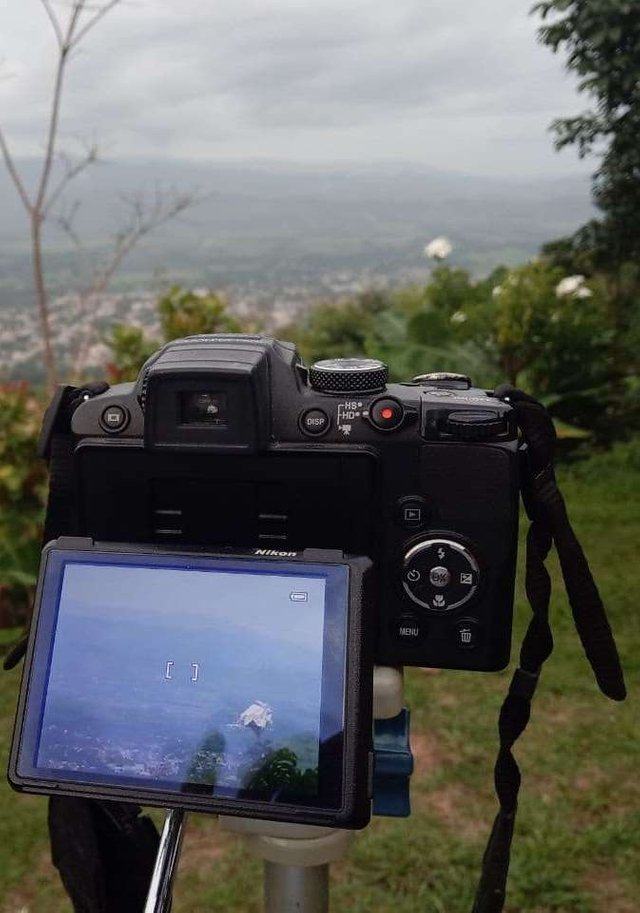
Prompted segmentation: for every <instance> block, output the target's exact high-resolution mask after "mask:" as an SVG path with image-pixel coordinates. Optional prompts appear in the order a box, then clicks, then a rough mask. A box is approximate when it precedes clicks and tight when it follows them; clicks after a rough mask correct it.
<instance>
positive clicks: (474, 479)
mask: <svg viewBox="0 0 640 913" xmlns="http://www.w3.org/2000/svg"><path fill="white" fill-rule="evenodd" d="M72 431H73V442H74V443H73V447H74V453H73V466H74V469H73V475H74V484H75V521H74V522H75V528H74V529H73V530H72V531H71V530H70V531H69V532H73V534H74V535H80V536H88V537H90V538H92V539H94V540H97V541H105V542H128V543H157V544H168V545H171V546H173V547H176V546H181V545H183V546H185V547H188V548H191V547H194V546H196V547H206V548H209V549H211V548H216V547H236V548H255V549H257V550H258V554H261V555H263V556H276V557H277V556H281V557H286V556H287V555H288V554H289V553H292V552H296V551H299V550H301V549H305V548H323V549H327V548H328V549H341V550H343V551H344V552H345V553H348V554H353V555H365V556H368V557H369V558H370V559H371V560H372V562H373V565H374V569H375V572H376V574H377V591H376V599H375V602H376V611H375V617H374V618H373V619H372V622H371V623H372V624H374V625H375V644H376V646H375V658H376V661H377V662H379V663H382V664H387V665H408V666H428V667H436V668H449V669H469V670H479V671H490V670H497V669H501V668H504V667H505V666H506V664H507V663H508V660H509V651H510V642H511V621H512V611H513V588H514V577H515V561H516V549H517V527H518V492H519V461H520V458H521V446H520V444H519V441H518V434H517V429H516V425H515V421H514V415H513V410H512V409H511V407H510V406H509V405H508V404H507V403H505V402H503V401H501V400H499V399H497V398H495V397H493V396H492V395H491V393H490V392H488V391H485V390H482V389H478V388H475V387H473V386H472V384H471V381H470V379H469V378H468V377H466V376H465V375H457V374H425V375H421V376H418V377H415V378H414V379H413V380H411V381H408V382H404V383H392V384H390V383H388V372H387V368H386V366H385V365H384V364H383V363H382V362H379V361H376V360H373V359H363V358H340V359H333V360H327V361H320V362H318V363H316V364H314V365H311V366H310V367H308V368H307V367H306V366H305V365H304V364H303V362H302V360H301V358H300V356H299V355H298V353H297V351H296V348H295V347H294V346H293V345H292V344H290V343H286V342H281V341H277V340H275V339H273V338H270V337H266V336H258V335H236V334H228V335H202V336H193V337H188V338H186V339H182V340H177V341H174V342H170V343H169V344H167V345H165V346H164V347H163V348H162V349H160V351H158V352H157V353H156V354H155V355H153V356H152V357H151V358H150V359H149V360H148V361H147V362H146V364H145V365H144V366H143V368H142V370H141V372H140V375H139V377H138V379H137V381H136V382H135V383H133V384H121V385H118V386H114V387H112V388H111V389H109V390H108V391H107V392H105V393H103V394H102V395H99V396H95V397H93V398H92V399H88V400H87V401H86V402H85V403H83V404H82V405H81V406H80V407H79V408H78V409H76V411H75V413H74V415H73V421H72Z"/></svg>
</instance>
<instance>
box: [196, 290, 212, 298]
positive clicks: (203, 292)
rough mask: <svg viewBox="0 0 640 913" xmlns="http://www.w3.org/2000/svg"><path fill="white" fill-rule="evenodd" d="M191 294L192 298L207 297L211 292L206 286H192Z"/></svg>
mask: <svg viewBox="0 0 640 913" xmlns="http://www.w3.org/2000/svg"><path fill="white" fill-rule="evenodd" d="M191 294H192V295H193V296H194V298H208V297H209V295H210V294H211V293H210V291H209V289H208V288H194V289H191Z"/></svg>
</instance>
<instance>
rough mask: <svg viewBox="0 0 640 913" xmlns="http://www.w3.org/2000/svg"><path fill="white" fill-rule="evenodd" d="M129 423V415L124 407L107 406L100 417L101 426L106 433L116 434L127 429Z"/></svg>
mask: <svg viewBox="0 0 640 913" xmlns="http://www.w3.org/2000/svg"><path fill="white" fill-rule="evenodd" d="M128 421H129V413H128V412H127V410H126V409H125V408H124V406H117V405H113V406H107V408H106V409H104V410H103V412H102V415H101V416H100V424H101V425H102V427H103V428H104V430H105V431H109V432H110V433H111V434H116V433H117V432H118V431H122V430H123V429H124V428H126V426H127V423H128Z"/></svg>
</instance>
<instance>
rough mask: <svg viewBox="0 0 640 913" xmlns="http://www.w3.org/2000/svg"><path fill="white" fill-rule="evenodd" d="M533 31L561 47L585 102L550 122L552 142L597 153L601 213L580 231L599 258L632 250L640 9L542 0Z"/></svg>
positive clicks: (636, 208) (612, 259)
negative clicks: (589, 104) (587, 101)
mask: <svg viewBox="0 0 640 913" xmlns="http://www.w3.org/2000/svg"><path fill="white" fill-rule="evenodd" d="M533 12H535V13H538V14H539V15H540V16H541V17H542V20H543V25H542V27H541V28H540V29H539V32H538V34H539V38H540V40H541V41H542V43H543V44H546V45H547V46H548V47H550V48H551V49H552V50H553V51H554V52H558V51H564V52H565V53H566V55H567V63H566V66H567V69H568V70H569V71H570V72H573V73H575V74H576V75H577V76H578V79H579V81H578V90H579V91H580V92H583V93H585V94H586V95H588V96H590V98H591V99H592V100H593V103H594V104H593V107H592V108H591V109H589V110H587V111H585V112H583V113H582V114H579V115H576V116H573V117H565V118H559V119H557V120H555V121H554V122H553V125H552V127H553V130H554V131H555V134H556V145H557V146H558V148H562V147H563V146H567V145H576V146H577V147H578V151H579V154H580V155H581V156H585V155H589V154H592V153H596V154H598V155H601V156H602V158H601V164H600V167H599V169H598V171H597V172H596V174H595V176H594V198H595V201H596V203H597V204H598V206H599V207H600V209H601V210H602V212H603V214H604V219H603V220H602V221H601V222H600V223H597V225H594V226H591V227H589V228H588V230H587V233H586V236H585V234H584V232H583V233H582V236H581V239H580V240H581V242H582V243H584V241H585V240H586V237H589V240H590V243H591V245H592V252H593V255H594V256H595V258H596V260H597V261H598V265H599V266H601V267H602V266H605V265H607V266H611V265H613V264H619V263H621V262H624V261H625V260H631V259H634V258H636V259H637V258H638V257H639V256H640V143H639V142H638V137H639V136H640V14H639V12H638V4H637V0H543V2H540V3H537V4H536V5H535V6H534V7H533Z"/></svg>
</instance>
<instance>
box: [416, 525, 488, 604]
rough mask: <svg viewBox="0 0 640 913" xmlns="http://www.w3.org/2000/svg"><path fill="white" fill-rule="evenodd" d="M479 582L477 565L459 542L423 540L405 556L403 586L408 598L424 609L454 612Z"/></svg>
mask: <svg viewBox="0 0 640 913" xmlns="http://www.w3.org/2000/svg"><path fill="white" fill-rule="evenodd" d="M479 583H480V568H479V566H478V562H477V561H476V559H475V557H474V556H473V554H472V553H471V552H470V551H469V550H468V549H467V548H465V546H464V545H461V544H460V543H459V542H454V541H453V540H451V539H425V540H424V541H423V542H418V543H417V544H416V545H414V546H413V547H412V548H410V549H409V551H408V552H407V554H406V555H405V558H404V563H403V568H402V586H403V588H404V591H405V593H406V594H407V596H408V597H409V599H411V601H412V602H414V603H416V605H419V606H420V607H421V608H423V609H428V610H429V611H431V612H450V611H452V610H453V609H457V608H459V607H460V606H462V605H465V604H466V603H468V602H470V601H471V600H472V599H473V597H474V595H475V593H476V591H477V589H478V585H479Z"/></svg>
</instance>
